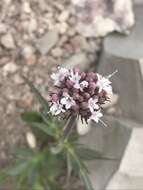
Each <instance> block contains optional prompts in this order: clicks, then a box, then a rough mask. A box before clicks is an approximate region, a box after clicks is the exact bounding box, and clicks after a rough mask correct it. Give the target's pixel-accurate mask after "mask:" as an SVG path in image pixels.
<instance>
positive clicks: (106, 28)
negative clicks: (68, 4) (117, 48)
mask: <svg viewBox="0 0 143 190" xmlns="http://www.w3.org/2000/svg"><path fill="white" fill-rule="evenodd" d="M72 2H73V4H74V7H75V14H76V16H77V18H78V23H77V28H78V30H79V31H80V33H82V34H83V35H84V36H87V37H92V36H94V37H98V36H105V35H106V34H108V33H109V32H113V31H118V32H128V30H129V28H130V27H132V26H133V24H134V13H133V10H132V0H126V1H125V0H108V1H107V0H72Z"/></svg>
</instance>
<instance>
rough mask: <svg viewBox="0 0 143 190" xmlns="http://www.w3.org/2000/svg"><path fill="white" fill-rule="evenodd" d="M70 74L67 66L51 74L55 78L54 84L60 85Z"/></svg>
mask: <svg viewBox="0 0 143 190" xmlns="http://www.w3.org/2000/svg"><path fill="white" fill-rule="evenodd" d="M68 75H69V70H68V69H66V68H62V67H59V69H58V71H57V72H56V73H53V74H52V75H51V78H52V79H53V80H54V85H55V86H59V85H61V82H62V81H63V80H64V78H65V77H67V76H68Z"/></svg>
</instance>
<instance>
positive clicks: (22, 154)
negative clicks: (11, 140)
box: [15, 148, 33, 159]
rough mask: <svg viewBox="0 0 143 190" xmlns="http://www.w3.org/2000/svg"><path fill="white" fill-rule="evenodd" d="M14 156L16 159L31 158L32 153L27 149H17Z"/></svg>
mask: <svg viewBox="0 0 143 190" xmlns="http://www.w3.org/2000/svg"><path fill="white" fill-rule="evenodd" d="M15 154H16V156H17V157H18V158H25V159H26V158H30V157H32V156H33V151H32V150H31V149H29V148H17V149H16V151H15Z"/></svg>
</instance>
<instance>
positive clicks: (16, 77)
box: [13, 74, 24, 85]
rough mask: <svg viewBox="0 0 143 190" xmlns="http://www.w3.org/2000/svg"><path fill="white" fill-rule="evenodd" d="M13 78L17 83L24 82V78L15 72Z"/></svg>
mask: <svg viewBox="0 0 143 190" xmlns="http://www.w3.org/2000/svg"><path fill="white" fill-rule="evenodd" d="M13 80H14V83H15V84H17V85H21V84H24V80H23V78H22V77H21V76H20V75H19V74H15V76H14V78H13Z"/></svg>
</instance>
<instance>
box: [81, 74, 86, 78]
mask: <svg viewBox="0 0 143 190" xmlns="http://www.w3.org/2000/svg"><path fill="white" fill-rule="evenodd" d="M85 77H86V73H85V72H82V73H81V79H82V80H84V79H85Z"/></svg>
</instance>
